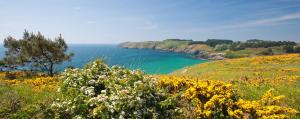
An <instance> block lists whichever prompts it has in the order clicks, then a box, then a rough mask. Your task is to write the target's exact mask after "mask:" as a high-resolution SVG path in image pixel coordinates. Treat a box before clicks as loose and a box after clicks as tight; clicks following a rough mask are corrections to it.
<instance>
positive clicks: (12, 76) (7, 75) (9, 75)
mask: <svg viewBox="0 0 300 119" xmlns="http://www.w3.org/2000/svg"><path fill="white" fill-rule="evenodd" d="M5 78H6V79H10V80H12V79H16V78H17V75H16V73H14V72H5Z"/></svg>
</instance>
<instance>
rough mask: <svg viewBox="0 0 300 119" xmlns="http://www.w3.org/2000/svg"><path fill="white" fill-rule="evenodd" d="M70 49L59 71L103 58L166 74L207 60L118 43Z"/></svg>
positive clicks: (107, 61) (57, 68) (125, 65)
mask: <svg viewBox="0 0 300 119" xmlns="http://www.w3.org/2000/svg"><path fill="white" fill-rule="evenodd" d="M0 51H1V52H0V57H3V56H4V51H5V49H4V48H3V47H1V48H0ZM69 51H70V52H73V53H74V54H75V56H74V57H73V58H72V61H70V62H65V63H63V64H61V65H58V66H57V67H56V70H57V71H61V70H63V69H64V68H65V67H67V66H73V67H83V66H84V64H86V63H88V62H90V61H92V60H94V59H97V58H103V59H105V61H106V63H108V64H109V65H110V66H111V65H121V66H124V67H127V68H129V69H140V70H143V71H145V72H146V73H149V74H166V73H170V72H172V71H174V70H177V69H180V68H183V67H186V66H190V65H193V64H198V63H203V62H206V61H207V60H199V59H194V58H192V57H191V56H189V55H186V54H182V53H172V52H164V51H154V50H148V49H124V48H120V47H118V46H117V45H79V44H76V45H75V44H71V45H69Z"/></svg>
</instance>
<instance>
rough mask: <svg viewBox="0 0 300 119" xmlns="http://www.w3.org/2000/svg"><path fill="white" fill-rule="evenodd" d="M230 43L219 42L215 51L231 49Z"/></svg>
mask: <svg viewBox="0 0 300 119" xmlns="http://www.w3.org/2000/svg"><path fill="white" fill-rule="evenodd" d="M229 47H230V45H229V44H219V45H216V46H215V51H224V50H227V49H229Z"/></svg>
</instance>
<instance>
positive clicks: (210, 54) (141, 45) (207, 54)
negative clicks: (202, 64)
mask: <svg viewBox="0 0 300 119" xmlns="http://www.w3.org/2000/svg"><path fill="white" fill-rule="evenodd" d="M159 45H160V43H159V42H155V41H148V42H125V43H121V44H119V45H118V46H119V47H121V48H126V49H152V50H157V51H167V52H176V53H185V54H188V55H191V56H192V57H193V58H196V59H202V60H203V59H204V60H223V59H225V58H224V55H225V53H216V52H214V51H212V50H204V49H201V48H198V47H199V46H198V45H187V46H186V47H179V48H168V47H162V46H159Z"/></svg>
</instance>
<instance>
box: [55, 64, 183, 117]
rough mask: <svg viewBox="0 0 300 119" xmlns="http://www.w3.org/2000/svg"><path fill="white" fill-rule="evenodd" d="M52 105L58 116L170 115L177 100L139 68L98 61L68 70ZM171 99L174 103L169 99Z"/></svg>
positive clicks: (173, 114)
mask: <svg viewBox="0 0 300 119" xmlns="http://www.w3.org/2000/svg"><path fill="white" fill-rule="evenodd" d="M60 78H61V79H62V80H64V82H63V84H62V86H61V87H60V89H59V93H61V94H62V96H63V98H58V99H57V100H56V101H55V102H53V104H52V105H51V108H52V109H53V111H54V112H55V115H56V118H73V117H76V118H80V117H82V118H170V117H171V116H175V115H176V114H178V112H177V111H175V109H176V105H174V104H176V103H174V102H172V100H170V99H168V98H167V97H166V96H165V94H164V93H163V92H161V91H159V89H157V87H155V86H156V84H157V81H156V79H154V78H151V77H149V76H145V75H144V74H143V73H142V72H140V71H131V70H127V69H124V68H122V67H119V66H113V67H111V68H109V67H108V66H107V65H106V64H104V63H103V61H101V60H96V61H94V62H92V63H90V64H88V65H86V67H85V68H83V69H67V70H65V71H64V72H63V73H62V75H61V77H60ZM170 101H171V102H170Z"/></svg>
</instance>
